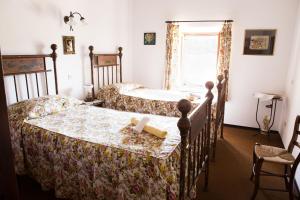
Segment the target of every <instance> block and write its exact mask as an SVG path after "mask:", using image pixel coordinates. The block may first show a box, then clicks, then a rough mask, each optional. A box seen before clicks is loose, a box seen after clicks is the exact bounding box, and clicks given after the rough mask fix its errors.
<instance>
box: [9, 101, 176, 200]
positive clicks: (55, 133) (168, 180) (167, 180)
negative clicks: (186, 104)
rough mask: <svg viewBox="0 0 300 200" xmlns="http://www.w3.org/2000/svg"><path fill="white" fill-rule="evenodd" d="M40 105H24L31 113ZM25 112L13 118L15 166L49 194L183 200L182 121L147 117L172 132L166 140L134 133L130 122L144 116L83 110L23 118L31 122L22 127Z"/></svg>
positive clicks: (82, 108)
mask: <svg viewBox="0 0 300 200" xmlns="http://www.w3.org/2000/svg"><path fill="white" fill-rule="evenodd" d="M37 102H38V101H36V100H34V101H29V102H26V103H21V104H22V105H23V106H25V107H26V108H28V111H29V110H32V108H34V105H36V103H37ZM20 106H21V105H17V106H15V107H13V108H11V112H10V114H11V119H14V120H15V122H16V123H11V129H13V130H14V132H12V138H14V140H13V142H14V143H15V145H14V153H15V160H16V161H17V163H19V165H20V166H21V165H22V166H21V168H22V169H23V173H24V172H26V173H27V174H28V175H30V176H31V177H33V178H34V179H35V180H36V181H38V182H39V183H40V184H41V186H42V188H43V189H44V190H49V189H54V190H55V193H56V196H57V197H58V198H71V199H166V197H167V196H166V195H167V194H168V198H169V199H176V197H177V196H178V190H179V159H180V151H179V143H180V135H179V131H178V129H177V126H176V123H177V121H178V118H174V117H163V116H154V115H147V116H148V117H150V123H151V125H153V126H156V127H159V128H161V129H164V130H167V131H168V134H167V137H166V138H165V139H163V140H162V139H159V138H157V137H155V136H152V135H150V134H148V133H144V132H142V133H141V134H138V135H136V134H134V133H133V132H132V130H131V127H130V125H129V122H130V119H131V117H136V118H138V119H139V118H141V117H142V116H143V115H142V114H138V113H128V112H119V111H114V110H109V109H103V108H96V107H90V106H85V105H78V106H73V107H69V108H67V109H61V110H59V111H58V110H55V112H52V113H48V114H47V115H41V116H42V117H36V118H28V115H27V117H26V116H25V115H26V114H25V112H20V113H22V115H23V116H22V117H25V118H26V120H25V122H24V120H23V122H21V121H22V120H21V118H22V117H20V116H19V115H18V114H17V113H16V112H14V111H19V110H18V109H20ZM38 110H41V109H38ZM20 113H19V114H20ZM33 116H36V115H33ZM18 154H20V155H24V156H25V157H23V156H16V155H18ZM21 157H22V158H21ZM20 163H23V164H20ZM24 163H25V164H24ZM21 168H20V169H21ZM19 172H21V171H19Z"/></svg>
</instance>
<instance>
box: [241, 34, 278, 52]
mask: <svg viewBox="0 0 300 200" xmlns="http://www.w3.org/2000/svg"><path fill="white" fill-rule="evenodd" d="M275 37H276V30H275V29H251V30H250V29H249V30H246V31H245V42H244V55H266V56H270V55H273V53H274V46H275Z"/></svg>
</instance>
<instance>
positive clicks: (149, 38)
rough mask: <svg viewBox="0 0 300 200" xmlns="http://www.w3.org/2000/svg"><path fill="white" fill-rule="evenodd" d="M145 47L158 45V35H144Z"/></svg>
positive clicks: (149, 33)
mask: <svg viewBox="0 0 300 200" xmlns="http://www.w3.org/2000/svg"><path fill="white" fill-rule="evenodd" d="M144 45H156V33H154V32H148V33H144Z"/></svg>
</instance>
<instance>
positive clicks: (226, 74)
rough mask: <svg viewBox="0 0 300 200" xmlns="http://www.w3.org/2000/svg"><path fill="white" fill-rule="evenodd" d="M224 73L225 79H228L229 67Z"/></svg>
mask: <svg viewBox="0 0 300 200" xmlns="http://www.w3.org/2000/svg"><path fill="white" fill-rule="evenodd" d="M224 74H225V79H226V80H228V70H227V69H226V70H225V71H224Z"/></svg>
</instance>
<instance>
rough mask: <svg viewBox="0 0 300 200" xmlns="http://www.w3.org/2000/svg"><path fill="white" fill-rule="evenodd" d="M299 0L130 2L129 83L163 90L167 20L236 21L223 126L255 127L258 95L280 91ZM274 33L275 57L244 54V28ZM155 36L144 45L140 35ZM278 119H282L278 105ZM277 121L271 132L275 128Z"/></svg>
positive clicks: (286, 66)
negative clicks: (132, 82) (256, 95)
mask: <svg viewBox="0 0 300 200" xmlns="http://www.w3.org/2000/svg"><path fill="white" fill-rule="evenodd" d="M297 4H298V1H297V0H289V1H282V0H263V1H261V0H252V1H241V0H222V1H220V0H210V1H205V0H186V1H182V0H164V1H161V0H152V1H151V3H149V1H146V0H133V16H132V19H133V24H132V28H133V29H132V30H133V34H132V39H133V54H132V55H133V57H132V62H133V70H134V71H133V79H134V80H135V81H137V82H139V83H143V84H145V85H147V86H149V87H153V88H162V86H163V78H164V75H163V74H164V67H165V34H166V24H165V23H164V22H165V21H166V20H203V19H234V20H235V22H234V24H233V41H232V59H231V69H230V82H229V87H230V91H231V100H230V101H229V102H228V104H227V107H226V119H225V123H229V124H235V125H242V126H250V127H256V122H255V109H256V100H255V99H254V98H253V97H252V95H253V93H254V92H256V91H267V92H276V93H278V92H279V93H283V92H284V90H285V82H286V74H287V69H288V64H289V58H290V52H291V51H290V49H291V45H292V35H293V32H294V24H295V18H296V10H297ZM259 28H271V29H277V38H276V44H275V54H274V56H244V55H242V52H243V40H244V31H245V29H259ZM148 31H151V32H156V33H157V45H156V46H144V45H143V33H144V32H148ZM278 111H279V112H278V113H277V114H278V115H277V116H280V111H281V109H280V106H279V110H278ZM279 119H280V117H277V120H276V123H275V129H278V126H279V122H278V121H279Z"/></svg>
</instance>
